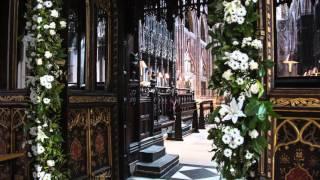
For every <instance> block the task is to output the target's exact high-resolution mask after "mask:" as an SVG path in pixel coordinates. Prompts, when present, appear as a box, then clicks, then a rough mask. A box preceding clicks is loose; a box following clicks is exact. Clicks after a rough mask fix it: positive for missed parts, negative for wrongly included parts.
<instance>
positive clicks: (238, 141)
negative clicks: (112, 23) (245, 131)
mask: <svg viewBox="0 0 320 180" xmlns="http://www.w3.org/2000/svg"><path fill="white" fill-rule="evenodd" d="M234 142H235V143H236V144H237V145H238V146H240V145H242V144H243V142H244V138H243V137H242V136H238V137H237V138H235V140H234Z"/></svg>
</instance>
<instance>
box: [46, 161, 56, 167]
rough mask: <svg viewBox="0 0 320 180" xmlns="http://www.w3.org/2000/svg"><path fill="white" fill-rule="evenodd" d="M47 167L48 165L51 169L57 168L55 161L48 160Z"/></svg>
mask: <svg viewBox="0 0 320 180" xmlns="http://www.w3.org/2000/svg"><path fill="white" fill-rule="evenodd" d="M47 165H48V166H49V167H53V166H55V162H54V160H47Z"/></svg>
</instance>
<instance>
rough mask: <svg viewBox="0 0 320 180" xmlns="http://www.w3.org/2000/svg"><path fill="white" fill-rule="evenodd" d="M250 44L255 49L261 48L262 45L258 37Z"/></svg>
mask: <svg viewBox="0 0 320 180" xmlns="http://www.w3.org/2000/svg"><path fill="white" fill-rule="evenodd" d="M251 46H252V47H254V48H256V49H262V47H263V45H262V42H261V40H259V39H255V40H253V41H252V42H251Z"/></svg>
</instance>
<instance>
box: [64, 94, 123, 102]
mask: <svg viewBox="0 0 320 180" xmlns="http://www.w3.org/2000/svg"><path fill="white" fill-rule="evenodd" d="M69 102H70V103H105V102H111V103H115V102H117V97H114V96H70V97H69Z"/></svg>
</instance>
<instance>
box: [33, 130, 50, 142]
mask: <svg viewBox="0 0 320 180" xmlns="http://www.w3.org/2000/svg"><path fill="white" fill-rule="evenodd" d="M45 139H48V136H47V135H46V134H45V133H44V132H43V131H42V129H38V133H37V137H36V140H37V141H41V142H44V140H45Z"/></svg>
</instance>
